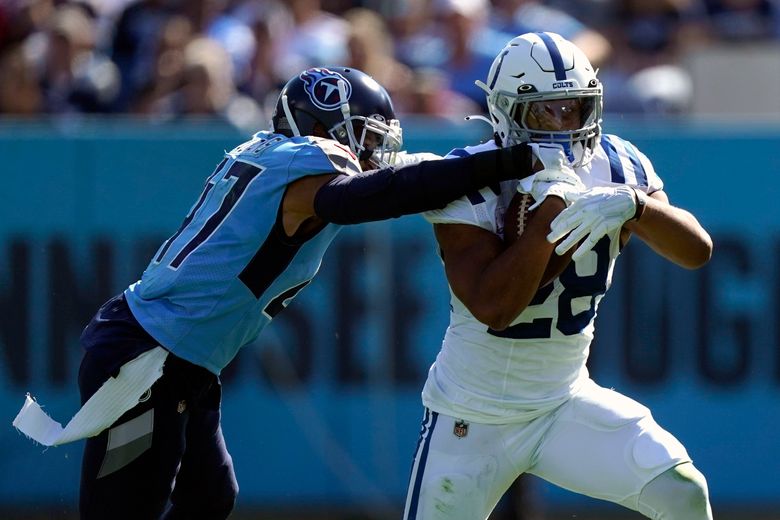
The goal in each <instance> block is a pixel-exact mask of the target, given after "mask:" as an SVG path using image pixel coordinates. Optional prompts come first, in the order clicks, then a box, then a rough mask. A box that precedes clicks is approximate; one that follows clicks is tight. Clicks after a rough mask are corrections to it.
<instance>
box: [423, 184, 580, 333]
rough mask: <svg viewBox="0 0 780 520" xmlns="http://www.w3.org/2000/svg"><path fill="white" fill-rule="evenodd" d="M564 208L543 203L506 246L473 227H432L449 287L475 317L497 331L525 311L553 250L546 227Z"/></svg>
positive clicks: (551, 202) (550, 200) (555, 199)
mask: <svg viewBox="0 0 780 520" xmlns="http://www.w3.org/2000/svg"><path fill="white" fill-rule="evenodd" d="M564 207H565V203H564V202H563V200H562V199H560V198H558V197H548V198H547V199H545V201H544V202H543V203H542V204H541V205H540V206H539V207H538V208H537V209H535V210H534V212H535V215H534V218H533V219H531V220H530V222H529V224H528V227H526V228H525V230H524V231H523V234H522V235H521V236H520V237H519V238H518V239H517V241H516V242H514V243H512V244H511V245H510V246H509V247H507V246H506V244H505V243H504V242H503V241H502V240H501V238H499V237H498V236H496V235H495V234H493V233H492V232H490V231H488V230H486V229H482V228H480V227H477V226H472V225H467V224H435V225H434V230H435V232H436V239H437V240H438V242H439V247H440V249H441V254H442V258H443V260H444V267H445V272H446V274H447V279H448V281H449V284H450V287H452V291H453V292H454V293H455V295H456V296H457V297H458V299H459V300H460V301H461V302H463V304H464V305H465V306H466V307H467V308H468V309H469V311H470V312H471V314H473V315H474V317H475V318H477V319H478V320H479V321H481V322H482V323H484V324H485V325H488V326H489V327H490V328H492V329H494V330H502V329H505V328H506V327H508V326H509V325H510V324H511V323H512V322H513V321H514V320H515V318H516V317H517V316H518V315H519V314H520V313H521V312H522V311H523V310H524V309H525V308H526V307H527V306H528V304H529V302H530V301H531V299H532V298H533V296H534V294H535V293H536V291H537V289H538V288H539V285H540V282H541V281H542V276H543V274H544V271H545V268H546V266H547V264H548V263H549V261H550V256H551V255H552V252H553V248H554V247H555V246H554V245H553V244H551V243H549V242H547V239H546V235H547V233H548V232H549V229H550V227H549V226H550V222H551V221H552V219H553V218H554V217H555V216H556V215H557V214H558V213H559V212H560V211H561V210H562V209H563V208H564Z"/></svg>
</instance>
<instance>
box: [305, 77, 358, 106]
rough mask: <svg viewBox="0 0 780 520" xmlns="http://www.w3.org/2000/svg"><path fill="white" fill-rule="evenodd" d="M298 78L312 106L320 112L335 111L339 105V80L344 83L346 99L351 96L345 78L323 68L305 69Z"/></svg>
mask: <svg viewBox="0 0 780 520" xmlns="http://www.w3.org/2000/svg"><path fill="white" fill-rule="evenodd" d="M299 78H300V79H301V80H302V81H303V83H304V84H305V90H306V94H307V95H308V96H309V99H310V100H311V102H312V103H313V104H314V106H316V107H318V108H321V109H322V110H337V109H338V108H339V107H340V106H341V104H342V101H341V96H340V95H339V80H341V81H343V82H344V87H345V88H346V99H345V101H349V98H350V97H351V96H352V84H351V83H350V82H349V80H348V79H347V78H345V77H344V76H342V75H341V74H339V73H338V72H334V71H332V70H329V69H325V68H313V69H307V70H305V71H303V72H301V74H300V76H299Z"/></svg>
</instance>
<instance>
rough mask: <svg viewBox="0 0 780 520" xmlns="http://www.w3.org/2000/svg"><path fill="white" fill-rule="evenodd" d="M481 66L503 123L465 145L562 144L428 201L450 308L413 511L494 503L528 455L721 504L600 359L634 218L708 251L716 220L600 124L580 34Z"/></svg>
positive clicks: (627, 484)
mask: <svg viewBox="0 0 780 520" xmlns="http://www.w3.org/2000/svg"><path fill="white" fill-rule="evenodd" d="M477 84H478V85H481V86H482V87H483V89H484V90H485V91H486V93H487V101H488V107H489V111H490V119H489V120H488V121H489V122H490V123H491V124H492V125H493V129H494V131H495V140H494V141H491V142H488V143H484V144H481V145H478V146H473V147H467V148H465V149H459V150H454V151H453V152H451V155H455V156H459V157H464V156H469V155H471V154H474V153H478V152H479V153H482V152H484V151H486V150H493V149H497V148H501V147H506V146H511V145H516V144H517V143H522V142H526V143H532V144H531V146H533V147H537V148H538V149H539V150H540V152H539V153H538V155H539V156H540V157H542V156H544V155H545V153H547V152H544V153H542V152H541V150H546V151H548V152H549V151H550V150H556V149H557V150H558V152H559V153H558V155H557V156H556V155H554V154H552V153H550V154H549V155H548V156H547V160H546V161H543V162H544V166H545V168H544V169H543V170H542V171H540V172H538V173H536V174H535V175H534V176H533V178H527V179H522V180H519V181H518V180H507V181H504V182H501V183H500V185H499V186H498V187H494V188H486V189H482V190H476V191H475V192H473V193H471V194H469V195H468V196H466V197H463V198H461V199H459V200H457V201H454V202H452V203H451V204H449V205H448V206H447V207H446V208H444V209H442V210H434V211H430V212H427V213H425V217H426V218H427V219H428V220H429V221H430V222H432V223H433V224H434V229H435V234H436V238H437V241H438V244H439V247H440V251H441V256H442V261H443V262H444V266H445V272H446V275H447V280H448V282H449V285H450V291H451V312H450V324H449V327H448V328H447V331H446V333H445V336H444V341H443V343H442V347H441V350H440V352H439V354H438V355H437V357H436V361H435V362H434V364H433V365H432V366H431V368H430V371H429V373H428V379H427V381H426V383H425V386H424V388H423V392H422V399H423V405H424V407H425V410H424V420H423V428H422V430H421V434H420V440H419V442H418V445H417V446H418V448H417V451H416V454H415V457H414V460H413V466H412V473H411V479H410V482H409V490H408V495H407V501H406V507H405V513H404V519H405V520H433V519H448V520H475V519H485V518H487V517H488V516H489V514H490V512H491V511H492V510H493V508H494V507H495V505H496V503H497V502H498V500H499V499H500V498H501V496H502V495H503V494H504V493H505V491H506V490H507V489H508V488H509V487H510V485H511V484H512V483H513V482H514V481H515V479H516V478H517V477H518V476H519V475H521V474H523V473H530V474H534V475H537V476H539V477H541V478H543V479H545V480H547V481H549V482H552V483H554V484H557V485H559V486H561V487H563V488H566V489H568V490H571V491H575V492H578V493H582V494H585V495H588V496H592V497H596V498H601V499H604V500H609V501H611V502H614V503H618V504H621V505H623V506H625V507H627V508H630V509H633V510H635V511H639V512H640V513H642V514H643V515H645V516H646V517H648V518H653V519H668V520H709V519H711V518H712V511H711V508H710V503H709V497H708V491H707V484H706V480H705V478H704V477H703V476H702V474H701V473H700V472H699V471H698V470H697V469H696V468H695V467H694V465H693V463H692V462H691V458H690V457H689V455H688V453H687V451H686V449H685V448H684V447H683V446H682V444H681V443H680V442H679V441H678V440H677V439H676V438H674V437H673V436H672V435H671V434H670V433H669V432H667V431H666V430H664V429H663V428H662V427H661V426H659V424H658V423H657V422H656V421H655V419H654V418H653V417H652V415H651V413H650V411H649V410H648V409H647V408H646V407H644V406H642V405H641V404H639V403H637V402H636V401H634V400H632V399H630V398H628V397H626V396H624V395H621V394H620V393H618V392H615V391H613V390H609V389H606V388H602V387H600V386H598V385H597V384H596V383H595V382H594V381H593V380H592V379H591V378H590V376H589V374H588V370H587V367H586V361H587V358H588V353H589V348H590V343H591V340H592V339H593V334H594V320H595V317H596V310H597V306H598V304H599V301H600V300H601V298H602V297H603V295H604V293H605V292H606V291H607V290H608V288H609V285H610V283H611V278H612V270H613V267H614V264H615V261H616V259H617V257H618V255H619V253H620V251H621V248H622V247H623V246H624V245H625V243H626V241H627V240H628V238H629V236H630V235H631V234H635V235H637V236H638V237H639V238H640V239H641V240H643V241H644V242H646V243H647V244H648V245H649V246H650V247H651V248H652V249H653V250H654V251H656V252H657V253H658V254H660V255H661V256H663V257H665V258H667V259H669V260H671V261H672V262H674V263H675V264H677V265H680V266H683V267H686V268H690V269H693V268H697V267H700V266H702V265H703V264H705V263H706V262H707V261H708V260H709V258H710V255H711V252H712V242H711V239H710V237H709V235H708V234H707V232H706V231H705V230H704V229H703V228H702V227H701V225H700V224H699V222H698V221H697V220H696V218H695V217H694V216H693V215H691V214H690V213H689V212H687V211H685V210H683V209H680V208H678V207H675V206H672V205H671V204H669V200H668V198H667V196H666V195H665V193H664V191H663V183H662V182H661V179H660V178H659V177H658V175H657V174H656V172H655V170H654V169H653V166H652V164H651V163H650V161H649V159H648V158H647V157H646V156H645V155H644V154H642V153H641V152H640V151H639V150H638V149H637V148H636V147H634V146H633V145H632V144H631V143H629V142H628V141H626V140H624V139H621V138H620V137H618V136H615V135H602V133H601V103H602V87H601V83H600V82H599V80H598V79H597V77H596V71H595V70H594V69H593V68H592V67H591V65H590V63H589V62H588V60H587V58H586V57H585V55H584V54H583V53H582V52H581V51H580V50H579V49H578V48H577V47H576V46H575V45H573V44H572V43H571V42H569V41H567V40H565V39H564V38H562V37H560V36H559V35H557V34H553V33H544V32H543V33H527V34H523V35H521V36H518V37H516V38H514V39H513V40H511V41H510V42H509V43H508V44H507V46H506V47H505V48H504V49H503V50H502V51H501V53H500V54H499V55H498V56H497V57H496V59H495V61H494V62H493V65H492V67H491V69H490V71H489V73H488V79H487V83H482V82H477ZM529 195H530V198H529ZM517 200H519V201H520V202H516V203H514V204H512V203H513V201H517ZM510 204H511V205H510ZM527 206H530V210H525V209H522V208H525V207H527ZM514 207H519V208H521V209H520V210H518V211H517V213H515V212H514V209H511V208H514ZM505 217H506V218H505ZM510 219H511V220H510ZM504 234H506V236H504ZM567 235H568V236H567ZM561 239H562V241H560V240H561ZM558 241H560V243H558V244H557V245H556V242H558ZM576 244H579V246H578V247H577V249H576V251H575V252H574V253H573V254H572V252H571V250H572V249H573V248H574V247H575V245H576ZM567 250H568V252H567ZM559 255H564V256H562V257H561V256H559ZM551 265H552V266H556V267H555V268H554V269H549V266H551Z"/></svg>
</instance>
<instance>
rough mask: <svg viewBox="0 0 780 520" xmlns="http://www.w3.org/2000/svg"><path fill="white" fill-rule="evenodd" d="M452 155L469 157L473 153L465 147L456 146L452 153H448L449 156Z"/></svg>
mask: <svg viewBox="0 0 780 520" xmlns="http://www.w3.org/2000/svg"><path fill="white" fill-rule="evenodd" d="M450 155H453V156H455V157H469V156H470V155H471V154H470V153H468V152H467V151H466V150H464V149H463V148H455V149H454V150H452V151H451V152H450V153H448V154H447V156H448V157H449V156H450Z"/></svg>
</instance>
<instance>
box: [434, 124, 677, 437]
mask: <svg viewBox="0 0 780 520" xmlns="http://www.w3.org/2000/svg"><path fill="white" fill-rule="evenodd" d="M495 147H496V145H495V144H494V143H493V142H492V141H491V142H488V143H484V144H482V145H478V146H473V147H467V148H465V149H456V150H453V151H452V152H450V155H449V156H448V157H450V156H457V157H463V156H466V155H470V154H473V153H477V152H481V151H486V150H491V149H494V148H495ZM576 172H577V174H578V175H579V176H580V177H581V179H582V181H583V183H584V184H585V185H586V186H587V187H588V188H591V187H596V186H615V185H620V184H626V185H630V186H635V187H637V188H639V189H642V190H644V191H646V192H647V193H653V192H655V191H659V190H661V189H663V183H662V182H661V179H660V178H659V177H658V175H657V174H656V173H655V170H654V169H653V166H652V164H651V163H650V161H649V160H648V159H647V157H645V155H644V154H642V153H641V152H640V151H639V150H637V148H636V147H635V146H634V145H632V144H631V143H629V142H628V141H626V140H624V139H621V138H620V137H617V136H615V135H604V136H602V139H601V143H600V145H599V146H598V147H597V149H596V151H595V156H594V158H593V160H592V161H591V162H590V163H589V164H587V165H586V166H584V167H581V168H577V169H576ZM517 183H518V181H516V180H510V181H504V182H501V183H500V185H498V184H496V185H495V186H491V187H486V188H483V189H482V190H480V191H479V192H474V193H473V194H470V195H468V196H466V197H463V198H461V199H458V200H456V201H454V202H452V203H451V204H449V205H448V206H447V207H446V208H444V209H442V210H435V211H430V212H427V213H425V214H424V216H425V218H426V219H427V220H428V221H429V222H431V223H435V224H453V223H456V224H470V225H474V226H479V227H481V228H484V229H487V230H489V231H491V232H493V233H495V234H497V235H499V236H502V234H503V226H504V222H503V216H504V212H505V210H506V208H507V206H508V205H509V201H510V200H511V199H512V197H513V196H514V194H515V193H516V187H517ZM619 234H620V232H619V230H618V231H615V232H614V233H613V234H612V235H611V236H605V237H604V238H602V239H601V241H599V242H598V244H597V245H596V246H595V247H594V248H593V250H592V251H591V252H590V253H588V254H586V255H585V256H584V257H583V258H581V259H580V260H578V261H576V262H574V261H572V262H571V263H570V264H569V266H568V267H567V268H566V269H565V270H564V271H563V272H562V273H561V275H560V276H559V277H558V278H556V279H555V280H553V282H552V283H550V284H547V285H546V286H544V287H542V288H541V289H539V291H538V292H537V293H536V295H535V296H534V298H533V299H532V301H531V303H530V304H529V305H528V307H527V308H526V309H525V310H524V311H523V312H522V313H521V314H520V315H519V316H518V317H517V318H516V319H515V321H514V322H513V323H512V324H511V325H510V326H509V327H507V328H506V329H504V330H502V331H493V330H490V329H489V328H488V327H487V326H486V325H485V324H483V323H481V322H480V321H479V320H477V319H476V318H474V316H472V314H471V313H470V312H469V310H468V309H467V308H466V306H465V305H463V303H461V302H460V301H459V300H458V298H457V297H456V296H455V295H454V293H452V290H450V295H451V312H450V324H449V327H448V328H447V332H446V334H445V336H444V341H443V344H442V348H441V351H440V352H439V354H438V356H437V357H436V361H435V362H434V364H433V365H432V366H431V368H430V370H429V373H428V379H427V381H426V383H425V387H424V388H423V394H422V397H423V404H424V405H425V406H426V407H428V408H430V409H432V410H434V411H436V412H439V413H442V414H447V415H451V416H454V417H458V418H461V419H464V420H467V421H475V422H481V423H486V424H503V423H509V422H515V421H525V420H531V419H533V418H535V417H538V416H540V415H542V414H544V413H547V412H549V411H550V410H552V409H554V408H555V407H557V406H558V405H560V404H561V403H563V402H564V401H565V400H566V399H567V398H568V397H569V396H570V395H572V393H573V392H575V391H576V390H577V389H578V388H579V386H580V385H581V384H582V382H583V381H585V380H587V379H588V372H587V368H586V367H585V361H586V360H587V358H588V353H589V348H590V343H591V340H592V339H593V330H594V319H595V317H596V311H597V308H598V304H599V301H600V300H601V298H602V297H603V296H604V293H605V292H606V291H607V289H608V288H609V286H610V283H611V279H612V270H613V267H614V264H615V259H616V258H617V256H618V254H619V252H620V244H619Z"/></svg>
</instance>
